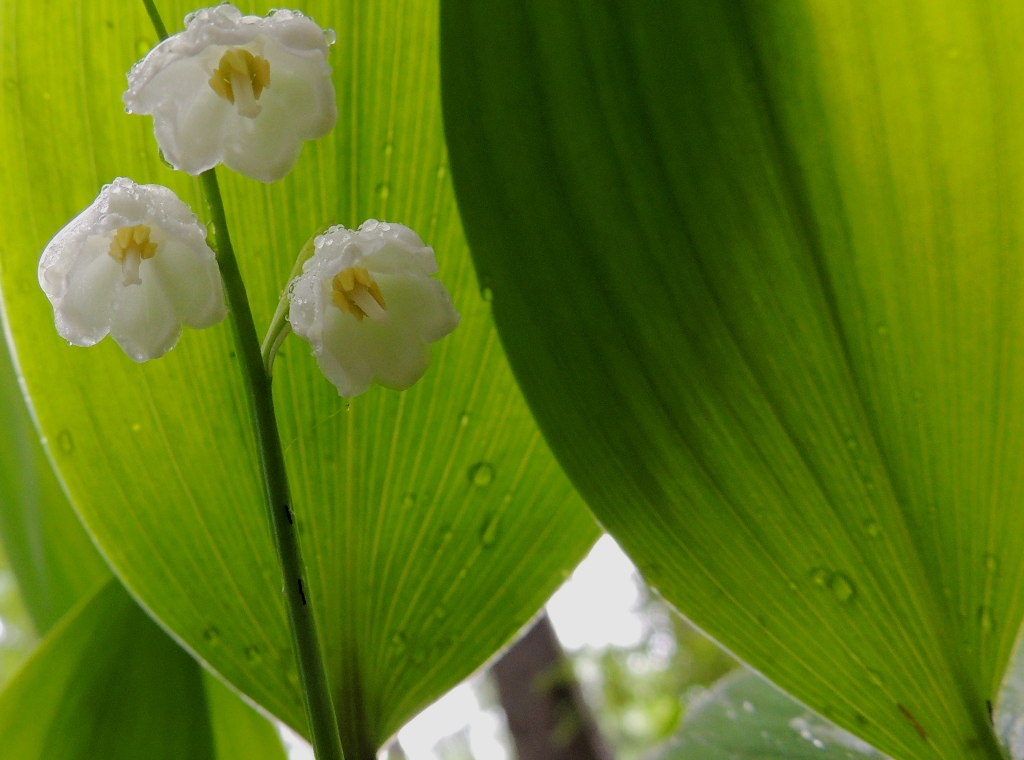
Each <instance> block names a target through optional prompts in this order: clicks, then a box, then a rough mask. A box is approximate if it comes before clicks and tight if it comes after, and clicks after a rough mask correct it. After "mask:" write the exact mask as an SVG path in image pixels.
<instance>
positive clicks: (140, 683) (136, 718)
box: [0, 578, 284, 760]
mask: <svg viewBox="0 0 1024 760" xmlns="http://www.w3.org/2000/svg"><path fill="white" fill-rule="evenodd" d="M211 722H212V725H211ZM218 725H219V728H218ZM236 741H237V744H236V743H235V742H236ZM0 746H2V747H3V748H4V755H5V756H6V757H17V758H21V759H23V760H33V759H34V758H40V759H41V760H42V759H43V758H61V760H79V759H80V760H95V758H104V759H105V760H121V759H122V758H123V760H137V759H138V758H142V757H144V758H147V760H241V759H242V758H246V760H284V750H283V749H282V747H281V743H280V741H279V740H278V738H277V735H276V733H275V731H274V729H273V727H272V726H271V725H270V724H269V723H268V722H267V721H266V720H265V719H263V718H262V717H260V716H259V715H257V714H256V713H255V712H254V711H253V710H252V708H250V707H248V706H247V705H245V704H243V703H242V702H241V701H240V700H239V699H238V697H237V696H235V695H234V694H232V693H231V692H229V691H228V690H227V687H225V686H224V685H223V684H221V683H220V682H218V681H216V680H215V679H214V678H212V677H211V676H208V675H204V673H203V670H202V668H201V667H200V666H199V664H198V663H197V662H196V661H195V660H193V659H192V658H191V657H189V656H188V654H187V653H186V652H185V651H184V650H183V649H182V648H181V647H179V646H178V645H177V644H176V643H175V642H174V641H172V640H171V639H170V638H169V637H168V636H167V634H165V633H164V632H163V631H162V630H160V628H159V627H157V625H156V624H155V623H154V622H153V621H152V620H150V619H149V617H147V616H146V613H145V612H143V611H142V609H141V608H140V607H139V606H138V605H137V604H136V603H135V602H134V601H133V600H132V599H131V597H129V596H128V594H127V593H125V591H124V589H123V588H122V586H121V584H120V583H119V582H118V581H117V580H116V579H113V578H110V579H109V580H108V581H107V582H106V583H105V584H103V586H102V587H101V588H100V589H99V590H98V591H97V592H95V593H94V594H92V595H90V596H87V597H85V598H84V599H83V601H82V602H81V603H80V604H79V605H78V606H76V607H75V608H73V609H72V610H71V611H70V612H69V613H68V615H67V616H66V617H65V618H64V619H63V620H62V621H61V622H60V623H59V624H58V625H57V626H56V627H55V628H54V629H53V631H52V632H51V633H50V635H49V636H47V638H46V639H45V640H44V641H43V643H42V644H41V645H40V647H39V649H37V650H36V652H35V653H34V654H33V655H32V657H31V658H30V659H29V661H28V662H27V663H26V665H25V667H24V668H22V670H21V671H20V672H19V673H18V675H17V676H16V677H15V679H14V680H13V681H12V682H11V683H10V685H9V686H8V687H7V689H5V690H4V692H3V693H2V694H0Z"/></svg>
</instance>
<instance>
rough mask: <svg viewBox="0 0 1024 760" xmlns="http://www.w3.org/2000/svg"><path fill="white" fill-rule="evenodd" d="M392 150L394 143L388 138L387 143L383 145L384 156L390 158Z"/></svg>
mask: <svg viewBox="0 0 1024 760" xmlns="http://www.w3.org/2000/svg"><path fill="white" fill-rule="evenodd" d="M394 151H395V146H394V144H393V143H392V142H391V141H390V140H388V141H387V143H386V144H385V145H384V157H385V158H391V154H392V153H394Z"/></svg>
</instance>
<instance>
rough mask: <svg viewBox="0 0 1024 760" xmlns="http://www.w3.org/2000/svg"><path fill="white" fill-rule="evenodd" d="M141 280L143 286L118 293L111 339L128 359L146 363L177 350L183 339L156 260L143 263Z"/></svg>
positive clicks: (121, 288)
mask: <svg viewBox="0 0 1024 760" xmlns="http://www.w3.org/2000/svg"><path fill="white" fill-rule="evenodd" d="M139 276H140V277H141V278H142V284H141V285H133V286H131V287H127V288H126V287H119V288H118V289H117V294H116V297H115V299H114V309H113V314H112V315H111V320H110V336H111V337H112V338H113V339H114V340H115V341H116V342H117V345H119V346H120V347H121V348H122V350H124V352H125V353H126V354H128V356H130V357H131V358H132V359H134V360H135V361H137V362H144V361H148V360H149V359H156V358H157V357H160V356H163V355H164V354H166V353H167V352H168V351H170V350H171V349H172V348H173V347H174V344H175V343H177V342H178V336H179V335H181V323H180V322H179V321H178V317H177V315H175V313H174V305H173V304H172V303H171V300H170V299H169V298H168V297H167V294H166V293H164V290H163V288H162V287H161V286H160V278H159V277H158V276H156V273H155V272H154V271H153V259H149V260H147V261H143V262H142V266H141V267H140V270H139Z"/></svg>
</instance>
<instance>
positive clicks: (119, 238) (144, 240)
mask: <svg viewBox="0 0 1024 760" xmlns="http://www.w3.org/2000/svg"><path fill="white" fill-rule="evenodd" d="M149 233H150V229H149V227H148V226H147V225H145V224H136V225H135V226H134V227H121V228H120V229H119V230H118V231H117V232H115V233H114V239H113V240H111V241H110V258H112V259H113V260H114V261H116V262H117V263H118V264H123V263H124V260H125V259H126V258H128V256H129V254H132V253H136V254H138V256H139V259H141V260H145V259H151V258H153V256H154V255H155V254H156V243H154V242H153V241H152V240H150V239H149Z"/></svg>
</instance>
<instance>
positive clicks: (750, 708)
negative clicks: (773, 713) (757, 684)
mask: <svg viewBox="0 0 1024 760" xmlns="http://www.w3.org/2000/svg"><path fill="white" fill-rule="evenodd" d="M743 712H746V713H754V712H757V708H755V707H754V703H753V702H751V701H750V700H749V699H744V700H743Z"/></svg>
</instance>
